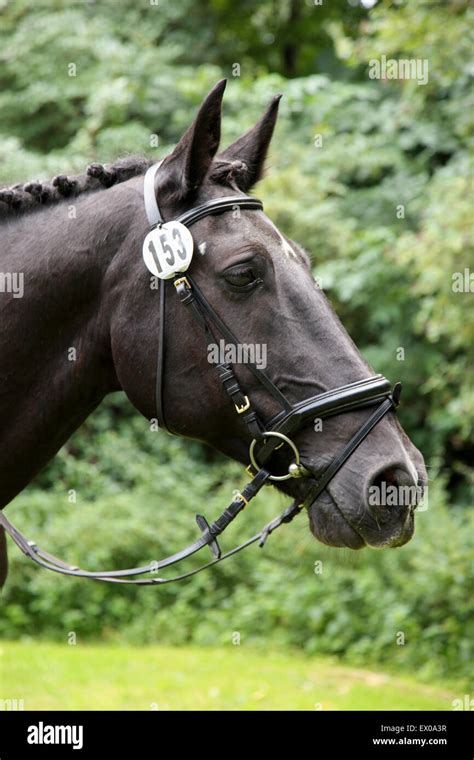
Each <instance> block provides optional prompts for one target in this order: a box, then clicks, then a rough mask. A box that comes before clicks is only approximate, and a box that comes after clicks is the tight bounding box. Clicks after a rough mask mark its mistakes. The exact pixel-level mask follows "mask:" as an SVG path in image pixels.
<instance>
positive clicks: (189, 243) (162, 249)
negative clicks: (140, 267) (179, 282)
mask: <svg viewBox="0 0 474 760" xmlns="http://www.w3.org/2000/svg"><path fill="white" fill-rule="evenodd" d="M193 248H194V241H193V236H192V235H191V233H190V231H189V230H188V228H187V227H185V226H184V224H181V223H180V222H165V224H162V225H161V227H156V228H155V229H154V230H151V231H150V232H149V233H148V235H147V236H146V238H145V242H144V243H143V260H144V262H145V264H146V266H147V268H148V270H149V271H150V272H151V273H152V274H154V275H155V277H160V278H161V279H162V280H169V279H170V277H172V276H173V275H174V274H175V272H185V271H186V270H187V269H188V267H189V265H190V263H191V259H192V258H193Z"/></svg>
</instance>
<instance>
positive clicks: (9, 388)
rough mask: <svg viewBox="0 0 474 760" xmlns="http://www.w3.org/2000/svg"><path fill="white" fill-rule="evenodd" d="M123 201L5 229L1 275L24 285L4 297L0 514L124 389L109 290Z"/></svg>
mask: <svg viewBox="0 0 474 760" xmlns="http://www.w3.org/2000/svg"><path fill="white" fill-rule="evenodd" d="M117 196H118V194H117V193H112V192H111V191H101V192H100V193H98V194H95V195H94V196H91V197H88V198H85V199H81V200H80V201H79V202H78V203H77V206H76V207H75V208H74V207H73V206H68V205H66V204H61V205H60V206H58V207H56V208H52V209H48V210H44V211H40V212H37V213H34V214H30V215H29V216H27V217H25V218H24V219H19V220H17V221H16V222H14V223H11V224H8V225H6V229H5V231H4V234H3V236H2V237H3V244H2V248H3V252H2V258H1V259H0V272H2V273H12V274H13V275H14V276H15V281H16V283H17V285H18V284H19V283H20V282H21V280H22V281H23V294H22V295H20V288H18V289H17V292H16V294H15V293H5V292H0V415H1V419H2V426H1V429H0V507H2V506H4V505H5V504H6V503H7V502H8V501H10V500H11V499H12V498H13V497H14V496H15V495H16V494H17V493H18V492H19V491H20V490H21V489H22V488H23V487H24V486H25V485H26V484H27V483H28V482H29V481H30V480H31V478H32V477H33V476H34V475H35V474H36V473H37V472H38V471H39V470H40V469H41V468H42V467H43V466H44V465H45V464H46V463H47V462H48V461H49V459H51V458H52V457H53V456H54V454H55V453H56V452H57V450H58V449H59V448H60V447H61V446H62V445H63V444H64V443H65V441H66V440H67V439H68V438H69V436H70V435H71V434H72V433H73V432H74V430H76V429H77V428H78V427H79V425H80V424H81V423H82V422H83V421H84V419H85V418H86V417H87V416H88V415H89V414H90V412H91V411H92V410H93V409H94V408H95V407H96V406H97V405H98V404H99V403H100V401H101V400H102V399H103V397H104V396H105V395H106V394H107V393H108V392H110V391H112V390H115V389H117V378H116V376H115V371H114V366H113V362H112V358H111V352H110V337H109V315H108V314H107V307H106V301H107V299H106V298H105V295H104V289H103V286H104V280H105V278H106V273H107V270H108V267H109V264H110V262H111V260H112V258H113V256H114V253H115V251H116V250H117V248H119V247H120V240H122V239H123V238H124V236H125V235H126V224H127V212H126V209H127V204H126V203H125V208H117V206H116V205H115V202H114V199H115V201H116V199H117ZM2 232H3V231H2ZM3 281H5V278H4V280H3ZM12 281H13V280H12ZM15 296H16V297H15Z"/></svg>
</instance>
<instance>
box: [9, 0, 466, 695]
mask: <svg viewBox="0 0 474 760" xmlns="http://www.w3.org/2000/svg"><path fill="white" fill-rule="evenodd" d="M469 5H470V4H469V2H467V0H466V1H464V0H444V1H443V2H439V3H436V2H422V0H416V2H415V1H411V2H401V1H400V2H391V1H390V0H379V1H378V2H377V0H364V2H361V1H358V0H330V2H329V0H324V1H323V2H322V3H321V4H319V3H318V2H315V1H313V0H306V1H305V0H279V1H278V2H274V1H273V0H261V1H260V2H258V3H255V2H254V1H253V0H241V1H240V2H238V3H235V2H233V0H201V2H199V3H196V2H195V0H180V2H179V3H171V2H167V0H159V2H158V1H157V2H156V3H155V2H153V0H146V1H145V0H139V1H138V2H135V3H133V4H131V3H130V2H128V1H125V0H114V2H112V1H109V2H107V1H106V2H100V3H99V2H93V0H83V1H79V0H77V1H73V0H71V2H67V1H63V2H60V1H59V0H38V1H37V2H35V3H31V2H25V1H24V0H14V2H13V1H11V0H0V90H1V92H0V182H1V183H2V184H3V185H8V184H12V183H13V182H14V181H25V180H28V179H41V178H43V179H45V178H48V177H52V176H54V175H55V174H58V173H61V174H64V173H67V172H72V173H73V172H77V171H80V172H81V171H84V170H85V167H86V166H87V165H88V164H89V163H91V162H92V161H98V162H106V161H112V160H114V159H116V158H118V157H119V156H123V155H126V154H143V155H148V156H150V157H156V158H157V159H158V158H160V157H163V156H164V155H166V154H167V153H168V151H169V150H170V149H171V148H172V146H173V145H174V144H175V143H176V142H177V140H178V139H179V137H180V136H181V134H182V132H183V131H184V130H185V129H186V127H187V126H188V124H189V123H190V121H191V120H192V119H193V118H194V114H195V112H196V109H197V107H198V106H199V104H200V102H201V100H202V98H203V97H204V95H205V94H206V93H207V91H208V90H209V89H210V88H211V87H212V86H213V85H214V84H215V82H216V81H217V80H218V79H220V78H222V77H227V78H228V80H229V81H228V86H227V91H226V96H225V102H224V121H223V141H222V144H223V145H225V144H227V143H228V142H230V141H231V140H233V139H235V138H236V137H238V136H239V135H240V134H241V133H242V132H243V131H245V130H246V129H247V128H249V127H250V126H251V125H252V124H253V123H254V122H255V121H256V120H257V118H258V117H259V115H260V114H261V113H262V111H263V110H264V108H265V106H266V104H267V102H268V101H269V99H270V98H271V97H272V96H273V95H274V94H275V93H277V92H282V93H283V95H284V97H283V100H282V102H281V111H280V118H279V122H278V125H277V129H276V134H275V137H274V141H273V145H272V150H271V155H270V159H269V172H268V174H267V177H266V179H265V180H264V181H263V182H262V183H261V185H260V186H259V189H258V195H259V197H261V198H262V199H263V200H264V202H265V207H266V211H267V213H268V215H269V216H270V217H271V218H272V219H273V220H274V221H275V223H276V224H277V225H278V226H279V227H280V229H281V230H282V231H284V232H285V233H286V234H287V235H289V236H290V237H293V238H295V239H296V240H298V241H299V242H300V243H301V244H302V245H303V246H304V247H305V248H306V249H307V250H308V252H310V254H311V256H312V260H313V264H314V274H315V276H318V277H320V278H321V281H322V285H323V288H324V289H325V291H326V292H327V294H328V296H329V297H330V298H331V300H332V302H333V303H334V305H335V307H336V309H337V311H338V313H339V315H340V316H341V318H342V321H343V322H344V324H345V326H346V327H347V329H348V331H349V332H350V334H351V335H352V337H353V338H354V340H355V342H356V344H357V345H358V347H359V348H360V349H361V350H362V352H363V353H364V355H365V357H366V358H367V359H368V361H369V362H370V363H371V364H372V366H373V367H374V368H375V370H376V371H377V372H381V373H383V374H385V375H386V376H387V377H389V378H392V379H400V380H402V382H403V385H404V393H403V397H402V406H401V409H400V417H401V421H402V424H403V425H404V427H405V429H406V430H407V431H408V433H409V434H410V436H411V437H412V439H413V440H414V442H415V443H416V444H417V446H418V447H419V448H420V449H421V450H422V452H423V453H424V455H425V458H426V461H427V464H428V467H429V473H430V486H429V494H428V496H429V498H428V504H427V509H426V510H425V511H423V512H420V514H419V517H418V522H417V531H416V536H415V538H414V539H413V541H412V542H411V543H409V544H408V545H407V546H405V547H403V548H402V549H397V550H395V551H390V550H388V551H384V552H378V551H372V550H365V551H363V552H360V553H350V552H345V551H342V550H334V549H327V548H325V547H323V546H322V545H320V544H318V543H316V542H315V541H314V539H312V538H311V536H310V534H309V531H308V528H307V525H306V520H305V519H304V517H302V518H301V519H300V520H299V521H296V522H295V523H293V524H292V525H291V526H289V527H288V528H286V529H285V530H282V531H280V533H279V534H278V535H277V534H275V536H273V537H272V539H271V540H270V541H269V543H268V545H267V546H266V548H265V550H264V551H260V550H258V549H253V550H252V549H250V550H249V551H248V552H247V553H243V554H239V555H238V556H237V557H236V558H234V559H232V560H230V561H229V562H227V563H223V564H222V565H220V566H219V567H218V568H215V569H214V570H213V571H212V572H208V573H207V574H202V575H199V576H198V577H196V578H194V579H192V580H191V581H189V582H186V583H185V584H183V585H178V586H165V587H163V588H160V589H148V590H147V589H140V588H138V589H133V588H132V589H127V588H125V589H123V588H115V587H114V586H106V585H100V584H94V583H89V582H87V581H84V580H77V581H74V580H73V579H70V578H62V577H60V576H57V575H53V574H48V573H47V572H45V571H41V570H38V568H36V567H35V566H33V565H32V564H30V563H29V562H28V561H27V560H25V559H24V557H23V556H22V555H21V554H20V553H19V552H18V551H17V550H16V549H15V550H14V549H13V548H12V547H10V563H11V565H10V575H9V580H8V583H7V586H6V588H5V590H4V592H3V594H2V596H1V598H0V635H1V637H2V639H3V644H2V652H3V654H4V657H3V665H2V666H1V667H0V676H1V675H2V674H3V678H4V684H7V686H5V688H4V691H3V693H4V694H9V695H10V696H13V697H14V696H15V694H16V692H18V694H19V695H20V696H21V695H22V694H26V696H27V707H28V706H31V707H35V706H39V707H41V706H50V707H61V706H69V707H71V706H72V707H74V706H80V705H83V706H87V705H89V706H90V705H92V706H95V707H113V706H118V705H119V706H122V707H127V706H128V707H137V706H138V707H143V706H145V707H148V706H149V704H151V703H154V699H153V695H154V694H155V695H156V694H157V695H158V696H157V697H156V703H157V704H158V706H163V705H164V706H165V707H183V706H185V707H186V706H190V707H192V706H197V707H199V706H201V707H204V708H207V707H244V708H245V707H249V706H250V707H252V708H254V709H258V708H265V707H269V706H270V707H278V708H286V707H288V706H295V707H298V708H301V709H314V706H315V705H317V704H322V705H323V707H339V708H348V707H349V708H350V707H359V708H363V707H368V708H370V707H380V706H388V707H392V708H396V707H411V708H417V707H418V708H422V707H427V706H434V707H440V708H441V707H444V708H446V709H452V707H451V700H452V698H453V695H454V696H462V694H463V689H464V690H466V689H467V688H468V684H469V677H470V675H472V670H471V669H472V661H473V651H472V641H473V633H474V625H473V618H472V594H473V590H474V583H473V580H474V573H473V556H474V551H473V543H474V539H473V535H474V532H473V530H472V528H473V513H472V470H471V469H470V466H469V465H470V463H472V461H473V458H474V457H473V454H474V446H473V437H472V429H473V419H474V396H473V365H472V344H473V337H474V325H473V310H472V298H473V295H472V292H470V290H469V284H467V287H466V282H467V283H469V271H468V274H467V279H466V278H464V282H465V285H464V287H463V288H462V289H461V290H459V288H456V287H454V288H453V283H454V279H453V277H454V278H456V273H462V274H463V275H464V273H465V270H466V269H469V267H471V268H473V267H474V256H473V240H472V225H471V221H472V204H473V193H472V190H473V174H472V170H473V120H474V91H473V86H472V81H473V76H474V62H473V60H472V45H471V44H470V35H469V33H468V30H469V26H470V25H471V28H472V22H473V11H472V8H471V9H469V7H468V6H469ZM383 56H386V59H392V58H393V59H400V58H403V59H415V60H420V61H424V60H426V61H428V67H429V68H428V71H429V76H428V81H427V82H426V83H425V84H419V83H418V82H417V81H416V80H414V79H391V78H388V77H386V76H385V77H384V76H383V75H382V77H381V78H378V79H372V78H371V77H370V76H369V71H370V61H371V60H373V59H376V60H381V59H382V57H383ZM71 64H72V66H71ZM156 136H157V138H156ZM156 139H157V140H158V146H156ZM152 145H153V146H154V147H151V146H152ZM471 290H474V284H471ZM400 348H402V349H404V351H402V352H400V351H399V349H400ZM243 482H244V479H243V474H242V468H241V467H240V466H238V465H236V464H235V463H233V462H229V461H227V460H225V459H224V458H223V457H221V456H219V455H217V454H215V453H213V452H212V451H210V450H209V449H207V448H205V447H203V446H201V445H199V444H196V443H193V442H187V441H182V440H178V439H175V438H172V437H170V436H168V435H167V434H165V433H161V432H156V433H153V432H150V429H149V424H148V421H147V420H145V419H142V418H141V417H140V416H139V415H138V413H135V411H134V410H133V409H132V408H131V406H130V404H129V403H128V402H127V400H126V399H125V398H123V397H122V396H121V395H120V394H116V395H114V396H111V397H110V398H109V399H107V400H106V402H105V403H103V405H102V406H101V407H100V409H99V410H98V411H97V412H96V413H95V414H94V415H93V416H92V417H91V418H90V419H89V420H88V421H87V422H86V423H85V424H84V425H83V427H82V428H81V429H80V430H79V431H78V432H77V433H76V434H75V435H74V437H73V438H72V439H71V440H70V441H69V442H68V443H67V445H66V446H65V447H64V448H63V449H62V450H61V451H60V452H59V454H58V456H57V457H56V459H55V460H54V462H52V463H51V465H50V466H49V467H48V468H47V469H46V470H45V471H44V472H43V473H42V474H41V475H40V476H39V477H38V478H37V479H36V481H35V482H34V483H32V484H31V485H30V487H29V488H28V489H26V491H25V492H24V493H23V494H21V495H20V496H19V497H17V499H16V500H15V502H14V503H13V504H12V505H11V506H10V507H9V509H8V514H9V515H10V516H11V518H12V519H13V521H14V522H15V524H17V525H18V527H20V529H22V530H25V531H26V533H27V535H28V536H29V537H34V538H35V539H36V540H37V541H38V542H39V543H40V544H42V545H43V547H44V548H47V549H48V550H49V551H52V552H53V553H54V554H58V555H59V556H61V557H64V558H67V559H69V560H70V561H77V562H79V563H81V564H83V565H85V566H87V567H89V568H93V569H95V568H97V567H110V568H120V567H122V566H123V567H126V566H133V565H136V564H139V563H141V562H142V561H143V560H148V559H152V558H154V557H159V556H162V555H164V554H168V553H170V552H171V551H174V550H176V549H178V548H180V547H181V546H183V545H184V544H185V543H187V542H189V541H190V540H192V539H193V537H194V536H195V530H194V529H193V525H194V518H193V503H194V504H197V503H201V504H204V505H205V510H204V511H205V513H206V515H207V516H208V517H214V516H215V515H216V514H218V513H219V512H220V510H221V508H222V506H223V505H224V504H225V503H227V502H228V500H229V496H230V495H231V493H232V489H234V488H237V487H239V486H240V485H242V483H243ZM72 492H75V496H76V501H75V503H71V493H72ZM285 504H286V500H284V499H283V498H282V497H280V496H279V495H278V494H276V493H272V492H271V491H268V492H266V493H264V494H263V495H262V494H261V495H260V496H259V498H258V500H257V501H256V502H253V506H252V509H251V510H249V511H248V513H245V515H244V516H243V517H242V518H241V520H240V524H239V525H238V526H237V525H236V526H235V530H234V532H233V533H232V536H231V537H227V535H226V539H227V543H226V542H223V543H226V546H229V543H228V542H229V540H232V538H235V539H236V540H242V539H243V538H244V537H245V536H247V535H252V534H253V532H255V530H256V529H257V528H259V527H260V526H261V525H262V524H263V523H264V522H265V521H266V520H267V519H269V518H270V517H271V516H273V515H274V514H275V512H276V511H277V510H280V509H281V508H282V507H283V506H284V505H285ZM254 505H255V506H254ZM315 563H316V564H315ZM317 563H322V564H317ZM71 637H72V639H74V641H72V640H71ZM40 640H44V643H43V644H39V643H38V642H39V641H40ZM54 642H57V643H56V645H55V644H54ZM75 642H76V644H77V647H78V648H79V645H82V647H83V649H82V651H83V652H84V653H86V652H89V655H90V659H89V660H88V659H87V657H86V654H84V655H83V657H82V659H78V655H77V654H76V655H75V659H74V662H72V661H71V658H70V657H69V660H67V662H66V659H65V660H64V662H63V659H62V658H67V655H68V653H69V650H66V649H65V647H66V646H67V645H68V644H74V643H75ZM42 647H43V648H42ZM88 647H89V649H88ZM125 647H127V648H125ZM158 647H159V649H158ZM178 647H180V648H178ZM75 651H76V652H77V649H76V650H75ZM8 652H11V656H10V657H8V656H7V655H8ZM124 652H127V654H126V658H127V662H128V668H129V671H127V672H128V673H129V675H128V676H127V672H126V673H125V675H124V672H123V667H122V665H123V661H124V657H125V655H124ZM147 652H148V654H147ZM114 653H115V654H114ZM160 653H161V654H160ZM114 657H116V659H114ZM160 657H161V659H160ZM94 658H95V659H94ZM153 658H155V659H153ZM156 658H158V660H157V659H156ZM183 658H184V659H183ZM186 658H187V659H186ZM252 658H253V659H252ZM0 661H1V660H0ZM152 662H154V663H155V665H154V666H153V667H155V670H153V668H152V666H151V664H150V665H149V666H147V665H146V663H152ZM60 663H62V664H61V665H60ZM107 663H109V666H110V671H108V675H107V676H105V675H103V683H102V687H101V688H96V689H95V690H94V688H93V687H92V686H91V684H93V682H94V677H96V676H97V674H98V673H99V671H100V668H101V667H104V668H105V667H106V666H107ZM137 663H138V664H139V665H138V664H137ZM216 663H217V665H216ZM32 665H33V666H34V667H32ZM135 667H139V668H141V670H140V669H139V670H138V671H134V670H133V668H135ZM206 668H207V670H206ZM259 668H260V669H261V673H260V671H259ZM41 669H43V670H41ZM246 669H247V670H246ZM361 669H364V670H361ZM366 669H367V670H368V669H370V671H371V674H369V675H368V676H367V677H366V676H364V675H363V674H364V673H366ZM119 670H120V671H121V678H122V683H121V684H119V683H118V682H115V681H114V679H116V677H117V672H118V671H119ZM249 670H251V671H252V672H251V673H250V672H249ZM34 672H36V673H41V678H40V676H39V675H38V678H37V680H35V677H34V675H33V676H32V673H34ZM166 672H167V673H168V681H162V680H160V679H162V678H163V673H166ZM85 673H88V674H89V675H88V676H87V677H86V676H85V675H84V674H85ZM192 673H194V674H195V675H196V678H198V677H199V685H197V684H196V683H194V682H193V679H192V676H191V675H190V674H192ZM259 673H260V675H259ZM354 673H359V674H361V673H362V675H360V677H359V676H357V678H356V676H354V678H355V679H356V681H357V685H356V687H354V686H353V683H352V681H351V678H352V676H351V675H350V674H354ZM81 674H82V675H81ZM206 674H207V675H206ZM311 674H312V675H311ZM321 674H324V678H322V676H321ZM377 674H378V675H377ZM81 678H82V681H81ZM173 678H174V681H173ZM245 678H247V679H250V680H248V681H247V682H245V684H244V685H242V687H241V688H240V686H239V679H245ZM321 678H322V680H321ZM373 678H375V681H374V680H373ZM377 678H379V680H378V681H377ZM400 678H401V679H402V682H400V683H401V685H400V683H399V685H398V686H397V685H396V683H395V681H393V679H400ZM405 678H406V679H408V680H407V681H406V682H405V681H403V679H405ZM44 679H46V680H44ZM48 679H49V680H48ZM51 679H52V680H51ZM54 679H56V680H54ZM77 679H79V684H82V687H81V686H79V687H78V688H77V690H76V692H73V691H71V688H72V687H71V684H72V683H75V681H76V680H77ZM180 679H181V680H180ZM358 679H359V680H358ZM371 679H372V680H371ZM380 679H382V680H380ZM383 679H386V680H385V681H384V680H383ZM391 679H392V680H391ZM409 679H412V681H410V680H409ZM415 681H416V684H417V685H414V684H415ZM132 682H135V683H141V684H142V685H143V689H144V692H143V694H142V695H140V696H137V694H134V693H133V694H131V693H130V692H129V691H128V689H129V687H130V684H131V683H132ZM427 682H432V683H433V684H435V686H432V687H431V686H430V687H428V686H427V685H426V683H427ZM104 683H106V684H107V690H106V691H105V692H104V688H105V687H104ZM397 683H398V681H397ZM12 684H13V685H12ZM45 684H46V686H45ZM114 684H115V685H114ZM180 684H181V685H180ZM216 684H217V686H216ZM361 684H362V685H361ZM406 684H411V686H407V685H406ZM53 685H54V689H56V692H57V693H59V695H60V696H59V697H57V698H56V701H55V700H54V699H53V697H51V696H50V697H48V696H47V695H48V693H50V691H51V692H52V691H53V690H54V689H53ZM387 685H388V686H390V685H391V686H390V689H388V691H389V692H390V693H391V694H392V695H393V698H392V701H390V699H389V702H387V701H386V700H387V699H388V698H387ZM49 686H51V689H49ZM193 688H194V691H193ZM239 688H240V691H239ZM429 688H432V689H433V691H432V692H430V691H429ZM15 689H16V691H15ZM147 689H148V691H147ZM203 689H204V691H202V690H203ZM354 689H355V690H354ZM410 689H411V690H410ZM436 689H437V691H436ZM58 690H59V691H58ZM427 690H428V691H427ZM104 693H105V696H104ZM171 694H172V695H174V696H173V697H171V696H170V695H171ZM193 695H194V696H193ZM239 695H240V696H239ZM429 695H431V696H429ZM1 696H2V693H1V692H0V698H1ZM431 697H432V701H431V702H430V699H431ZM48 699H50V701H48ZM58 700H59V702H60V704H58ZM384 700H385V701H384ZM410 700H411V701H410ZM83 703H84V704H83ZM316 709H318V708H316Z"/></svg>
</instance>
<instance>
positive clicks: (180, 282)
mask: <svg viewBox="0 0 474 760" xmlns="http://www.w3.org/2000/svg"><path fill="white" fill-rule="evenodd" d="M173 285H174V286H175V288H178V287H179V286H180V285H186V287H187V289H188V290H191V285H190V284H189V280H188V278H187V277H178V279H177V280H173Z"/></svg>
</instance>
